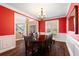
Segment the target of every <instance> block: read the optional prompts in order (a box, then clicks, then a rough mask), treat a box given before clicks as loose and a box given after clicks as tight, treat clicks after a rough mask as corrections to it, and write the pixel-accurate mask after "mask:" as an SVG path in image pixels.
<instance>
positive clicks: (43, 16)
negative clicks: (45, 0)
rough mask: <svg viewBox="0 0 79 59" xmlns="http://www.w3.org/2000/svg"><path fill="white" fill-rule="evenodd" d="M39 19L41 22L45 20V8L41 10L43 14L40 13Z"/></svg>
mask: <svg viewBox="0 0 79 59" xmlns="http://www.w3.org/2000/svg"><path fill="white" fill-rule="evenodd" d="M39 19H40V20H44V19H45V15H44V11H43V8H41V12H40V15H39Z"/></svg>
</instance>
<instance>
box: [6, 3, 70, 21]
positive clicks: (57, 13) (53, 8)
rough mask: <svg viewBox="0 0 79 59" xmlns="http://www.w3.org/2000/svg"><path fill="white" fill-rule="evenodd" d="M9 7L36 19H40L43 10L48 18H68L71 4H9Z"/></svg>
mask: <svg viewBox="0 0 79 59" xmlns="http://www.w3.org/2000/svg"><path fill="white" fill-rule="evenodd" d="M7 5H9V6H11V7H13V8H15V9H17V10H20V11H22V12H24V13H26V14H29V15H30V16H32V17H34V18H36V19H37V18H38V16H39V15H40V11H41V8H43V10H44V14H45V15H46V18H47V19H48V18H53V17H54V18H55V17H61V16H66V14H67V11H68V7H69V3H42V4H41V3H7Z"/></svg>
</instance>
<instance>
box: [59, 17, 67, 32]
mask: <svg viewBox="0 0 79 59" xmlns="http://www.w3.org/2000/svg"><path fill="white" fill-rule="evenodd" d="M66 32H67V31H66V17H63V18H59V33H66Z"/></svg>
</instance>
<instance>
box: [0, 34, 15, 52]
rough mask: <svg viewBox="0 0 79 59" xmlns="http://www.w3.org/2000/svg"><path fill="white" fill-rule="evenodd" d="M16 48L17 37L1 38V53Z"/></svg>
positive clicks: (6, 36)
mask: <svg viewBox="0 0 79 59" xmlns="http://www.w3.org/2000/svg"><path fill="white" fill-rule="evenodd" d="M15 47H16V38H15V35H5V36H0V53H2V52H5V51H8V50H10V49H12V48H15Z"/></svg>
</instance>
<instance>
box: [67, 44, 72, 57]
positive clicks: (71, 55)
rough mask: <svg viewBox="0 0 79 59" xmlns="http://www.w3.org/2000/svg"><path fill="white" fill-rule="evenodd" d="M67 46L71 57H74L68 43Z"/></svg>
mask: <svg viewBox="0 0 79 59" xmlns="http://www.w3.org/2000/svg"><path fill="white" fill-rule="evenodd" d="M66 46H67V48H68V52H69V54H70V56H73V52H72V51H71V49H70V47H69V45H68V44H67V43H66Z"/></svg>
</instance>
